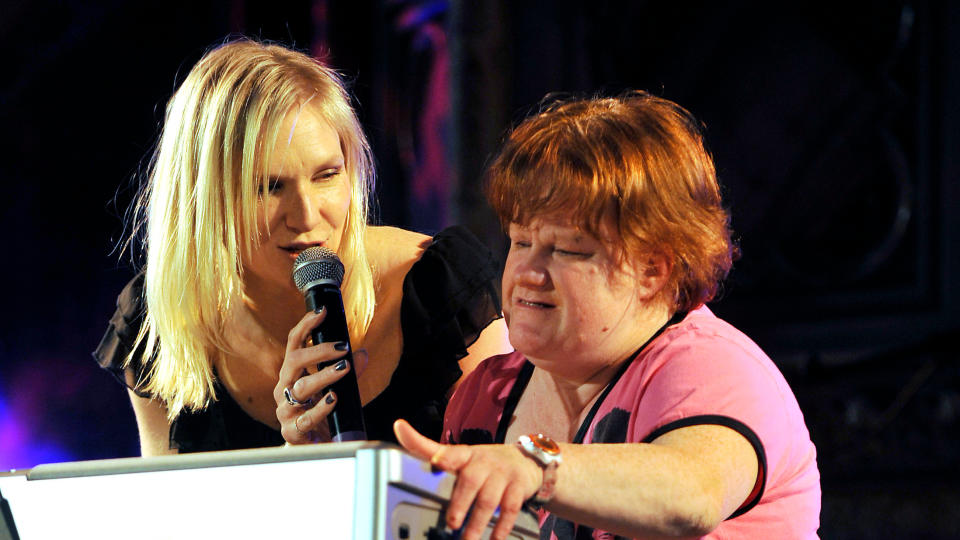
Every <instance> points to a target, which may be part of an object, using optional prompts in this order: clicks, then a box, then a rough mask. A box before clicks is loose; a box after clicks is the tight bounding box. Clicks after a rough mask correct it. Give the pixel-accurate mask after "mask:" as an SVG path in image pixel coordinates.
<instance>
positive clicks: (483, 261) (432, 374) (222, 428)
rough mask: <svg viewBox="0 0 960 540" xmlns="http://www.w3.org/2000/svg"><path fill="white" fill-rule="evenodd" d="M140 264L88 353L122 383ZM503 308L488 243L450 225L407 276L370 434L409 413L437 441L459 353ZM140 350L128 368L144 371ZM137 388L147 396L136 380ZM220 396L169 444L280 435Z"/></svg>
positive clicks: (220, 445) (386, 430) (182, 422)
mask: <svg viewBox="0 0 960 540" xmlns="http://www.w3.org/2000/svg"><path fill="white" fill-rule="evenodd" d="M143 279H144V277H143V273H140V274H139V275H137V276H136V277H135V278H134V279H133V280H132V281H131V282H130V283H128V284H127V286H126V287H125V288H124V290H123V292H121V293H120V296H119V297H118V298H117V311H116V313H114V315H113V317H112V318H111V319H110V325H109V327H108V328H107V332H106V334H105V335H104V336H103V340H101V342H100V345H99V346H98V347H97V349H96V350H95V351H94V352H93V356H94V358H96V360H97V362H98V363H99V364H100V366H101V367H103V368H104V369H106V370H108V371H109V372H110V373H112V374H113V375H114V376H115V377H116V378H117V379H118V380H119V381H120V382H122V383H123V384H124V385H126V378H125V376H124V375H125V373H124V368H123V362H124V359H125V358H126V357H127V355H128V354H129V352H130V349H131V347H132V345H133V343H134V340H135V339H136V336H137V332H138V330H139V329H140V325H141V324H142V322H143V315H144V308H145V306H144V300H143V294H142V290H143ZM499 317H500V275H499V270H498V266H497V265H496V263H495V260H494V258H493V255H492V254H491V253H490V250H489V249H488V248H487V247H486V246H484V245H483V244H482V243H480V241H479V240H477V239H476V238H475V237H474V236H473V235H472V234H471V233H470V232H469V231H468V230H467V229H465V228H463V227H450V228H448V229H445V230H443V231H441V232H440V233H439V234H437V235H436V236H435V237H434V238H433V242H432V243H431V244H430V245H429V246H428V247H427V249H426V250H425V251H424V252H423V255H422V256H421V258H420V260H419V261H417V262H416V263H414V265H413V267H412V268H411V269H410V271H409V272H408V273H407V275H406V277H405V278H404V281H403V300H402V301H401V307H400V325H401V331H402V332H403V351H402V353H401V356H400V362H399V364H398V365H397V369H396V371H394V373H393V376H392V378H391V379H390V383H389V385H388V386H387V388H386V389H385V390H384V391H383V392H382V393H381V394H380V395H378V396H377V397H376V398H374V399H373V401H371V402H370V403H368V404H367V405H366V406H365V407H364V408H363V412H364V420H365V422H366V427H367V436H368V438H369V439H370V440H382V441H391V442H396V439H395V438H394V435H393V422H394V421H395V420H396V419H398V418H404V419H406V420H408V421H409V422H410V423H411V424H412V425H413V426H414V427H415V428H417V430H418V431H420V432H421V433H423V434H424V435H426V436H427V437H430V438H432V439H434V440H439V438H440V433H441V430H442V427H443V412H444V409H445V407H446V404H447V400H446V397H445V396H446V393H447V391H448V390H449V388H450V386H451V385H452V384H453V383H454V382H455V381H456V380H457V379H458V378H459V377H460V375H461V371H460V367H459V365H458V363H457V362H458V361H459V360H460V359H461V358H463V357H464V356H466V354H467V350H466V349H467V347H468V346H470V345H471V344H472V343H473V342H474V341H476V339H477V337H478V336H479V335H480V332H481V331H482V330H483V329H484V328H485V327H486V326H487V325H488V324H490V323H491V322H492V321H493V320H495V319H497V318H499ZM142 353H143V351H142V350H141V351H138V354H136V355H135V356H134V359H135V361H134V362H133V363H132V365H131V366H130V368H129V369H131V370H132V371H133V373H134V375H135V377H134V380H140V377H139V375H141V374H142V373H144V372H145V371H144V370H145V366H144V364H143V363H142V362H141V359H142V358H143V354H142ZM133 390H134V391H135V392H136V393H137V394H138V395H140V396H143V397H150V395H149V394H146V393H144V392H143V391H142V389H141V388H139V387H137V388H133ZM216 392H217V397H218V399H217V401H214V402H212V403H211V404H210V405H209V406H208V407H207V408H206V409H204V410H202V411H184V412H182V413H181V414H180V416H179V417H178V418H177V419H176V420H174V422H173V425H172V426H171V429H170V447H171V448H176V449H178V450H179V451H180V452H181V453H187V452H204V451H211V450H232V449H239V448H259V447H265V446H279V445H281V444H283V442H284V441H283V437H281V436H280V432H279V431H277V430H275V429H273V428H271V427H269V426H266V425H264V424H261V423H260V422H258V421H256V420H254V419H253V418H251V417H250V416H248V415H247V414H246V412H244V411H243V409H241V408H240V406H239V405H238V404H237V403H236V401H234V399H233V398H232V397H231V396H230V393H229V392H227V390H226V388H224V387H223V385H222V384H221V383H220V382H219V381H216Z"/></svg>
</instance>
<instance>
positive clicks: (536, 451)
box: [517, 433, 563, 510]
mask: <svg viewBox="0 0 960 540" xmlns="http://www.w3.org/2000/svg"><path fill="white" fill-rule="evenodd" d="M517 447H518V448H520V451H521V452H523V455H525V456H527V457H528V458H530V459H532V460H534V461H536V462H537V465H539V466H540V468H541V469H543V483H541V484H540V489H538V490H537V493H536V494H534V496H533V497H532V498H531V499H530V500H529V501H527V504H529V505H530V506H532V507H533V508H534V509H536V510H539V509H540V507H542V506H543V505H545V504H547V503H548V502H550V499H552V498H553V493H554V491H555V490H556V487H557V467H558V466H559V465H560V462H562V461H563V458H562V457H561V456H560V447H559V446H558V445H557V443H556V442H555V441H554V440H553V439H551V438H550V437H547V436H546V435H544V434H542V433H537V434H532V433H531V434H530V435H521V436H520V437H519V438H518V439H517Z"/></svg>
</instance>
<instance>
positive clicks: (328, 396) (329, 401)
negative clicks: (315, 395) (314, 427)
mask: <svg viewBox="0 0 960 540" xmlns="http://www.w3.org/2000/svg"><path fill="white" fill-rule="evenodd" d="M335 399H337V398H335V397H333V392H327V397H325V398H323V400H324V401H326V402H327V405H330V404H331V403H333V401H334V400H335Z"/></svg>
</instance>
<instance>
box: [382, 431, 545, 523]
mask: <svg viewBox="0 0 960 540" xmlns="http://www.w3.org/2000/svg"><path fill="white" fill-rule="evenodd" d="M393 430H394V433H396V435H397V440H398V441H400V444H401V445H403V447H404V448H405V449H406V450H407V451H409V452H410V453H411V454H413V455H414V456H416V457H418V458H420V459H423V460H425V461H429V462H430V464H431V465H433V466H434V467H436V468H438V469H441V470H443V471H446V472H449V473H452V474H456V475H457V481H456V484H455V485H454V488H453V492H452V493H451V494H450V503H449V505H448V507H447V515H446V523H447V526H448V527H450V528H452V529H459V528H460V527H461V526H463V525H464V523H463V522H464V518H465V517H466V515H467V512H468V511H470V512H471V515H470V521H469V522H468V523H467V524H466V527H465V528H464V529H463V532H462V535H463V536H462V538H464V539H465V540H474V539H478V538H480V536H481V535H482V534H483V532H484V530H485V529H486V526H487V523H489V522H490V518H491V517H492V516H493V513H494V511H496V509H497V508H498V507H499V508H500V518H499V520H498V521H497V525H496V527H495V528H494V530H493V534H492V535H491V536H490V538H493V539H503V538H507V535H508V534H509V533H510V531H511V530H512V529H513V524H514V522H515V521H516V519H517V515H518V514H519V513H520V509H521V508H522V506H523V503H524V501H526V500H527V499H529V498H530V497H532V496H533V495H534V494H535V493H536V492H537V490H538V489H539V488H540V483H541V482H542V481H543V471H542V470H541V469H540V467H539V466H538V465H537V464H536V463H535V462H534V461H533V460H532V459H530V458H528V457H526V456H524V455H523V453H522V452H520V450H519V449H518V448H517V447H515V446H512V445H506V444H485V445H476V446H466V445H447V444H440V443H438V442H435V441H432V440H430V439H428V438H426V437H424V436H423V435H421V434H420V433H418V432H417V431H416V430H415V429H413V427H412V426H410V424H408V423H407V422H406V421H405V420H397V421H396V422H395V423H394V425H393ZM471 506H472V507H473V509H472V511H471Z"/></svg>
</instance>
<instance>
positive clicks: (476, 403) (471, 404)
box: [443, 307, 820, 540]
mask: <svg viewBox="0 0 960 540" xmlns="http://www.w3.org/2000/svg"><path fill="white" fill-rule="evenodd" d="M531 373H532V365H531V364H529V363H528V362H527V361H526V359H525V358H524V357H523V355H522V354H520V353H517V352H514V353H511V354H507V355H500V356H495V357H492V358H489V359H487V360H486V361H484V362H483V363H482V364H481V365H480V366H479V367H478V368H477V369H476V370H474V371H473V373H471V374H470V376H469V377H468V378H467V379H466V380H465V381H464V382H463V383H462V384H461V385H460V387H459V389H458V390H457V392H456V393H455V394H454V395H453V398H452V399H451V401H450V404H449V406H448V407H447V413H446V416H445V418H444V432H443V433H444V435H443V438H444V440H445V441H446V442H454V443H461V444H482V443H493V442H496V443H502V442H504V441H503V440H502V439H503V437H504V433H505V432H506V425H502V426H501V425H500V422H501V418H507V419H509V418H510V417H511V416H512V415H513V409H514V407H515V406H516V403H517V401H518V400H519V398H520V395H521V394H522V392H523V388H524V387H525V386H526V384H527V381H528V380H529V377H530V374H531ZM608 392H609V393H607V395H606V396H601V399H600V400H599V401H598V405H595V407H596V414H594V415H593V416H592V418H588V421H589V426H587V427H586V430H585V431H584V430H583V429H582V428H581V431H582V432H583V433H581V434H580V436H582V441H583V442H584V443H585V444H589V443H591V442H598V443H599V442H604V443H622V442H650V441H652V440H654V439H656V438H657V437H659V436H660V435H662V434H663V433H666V432H668V431H670V430H673V429H677V428H681V427H686V426H690V425H699V424H720V425H724V426H727V427H730V428H733V429H735V430H737V431H738V432H739V433H741V434H742V435H744V437H746V438H747V440H749V441H750V442H751V444H753V446H754V448H755V449H756V451H757V457H758V459H759V461H760V465H761V472H760V475H761V479H760V486H759V487H760V490H759V491H757V490H755V493H754V496H753V497H751V499H750V500H748V501H747V502H745V503H744V506H742V507H741V508H740V509H739V510H738V511H737V512H736V513H734V515H733V516H732V517H731V518H729V519H727V520H726V521H724V522H722V523H721V524H720V526H719V527H717V528H716V529H715V530H714V531H713V532H711V533H710V534H708V535H707V536H706V537H705V538H715V539H721V538H777V539H792V538H804V539H807V538H817V529H818V528H819V523H820V474H819V472H818V470H817V462H816V449H815V448H814V446H813V443H812V442H811V441H810V434H809V433H808V432H807V428H806V425H805V424H804V422H803V414H802V413H801V412H800V408H799V406H798V405H797V401H796V398H794V396H793V392H792V391H791V390H790V387H789V386H788V385H787V382H786V381H785V380H784V378H783V375H781V373H780V371H779V370H778V369H777V367H776V366H775V365H774V364H773V362H772V361H771V360H770V359H769V358H768V357H767V355H766V354H764V352H763V351H762V350H760V348H759V347H758V346H757V345H756V344H755V343H754V342H753V341H751V340H750V339H749V338H748V337H747V336H745V335H744V334H743V333H741V332H740V331H739V330H737V329H736V328H734V327H733V326H731V325H729V324H728V323H726V322H724V321H722V320H720V319H718V318H717V317H716V316H715V315H714V314H713V313H712V312H711V311H710V310H709V309H707V308H706V307H700V308H698V309H696V310H694V311H692V312H690V313H689V314H688V315H687V316H686V317H685V318H684V319H683V320H682V321H681V322H679V323H677V324H673V325H672V326H668V327H667V328H666V329H665V330H664V331H663V332H662V333H661V334H660V335H659V336H657V337H656V338H655V339H653V340H652V341H651V342H650V343H649V344H647V346H646V347H644V348H643V350H642V351H640V353H639V354H638V355H637V357H636V358H635V359H634V360H633V361H632V362H631V363H630V364H629V365H628V366H625V371H621V374H620V377H619V378H618V379H615V380H614V382H613V383H612V386H611V387H609V388H608ZM505 410H506V412H507V414H504V411H505ZM575 442H576V441H575ZM561 474H562V472H561ZM541 528H542V529H544V530H552V531H553V533H552V534H551V536H550V538H557V539H558V540H567V539H569V540H573V539H574V538H615V537H614V536H613V535H611V534H610V533H607V532H604V531H599V530H592V529H589V528H588V527H586V526H578V525H576V524H574V523H571V522H569V521H567V520H564V519H563V518H559V517H557V516H552V515H551V514H549V513H548V512H542V513H541ZM578 528H579V531H578Z"/></svg>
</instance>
